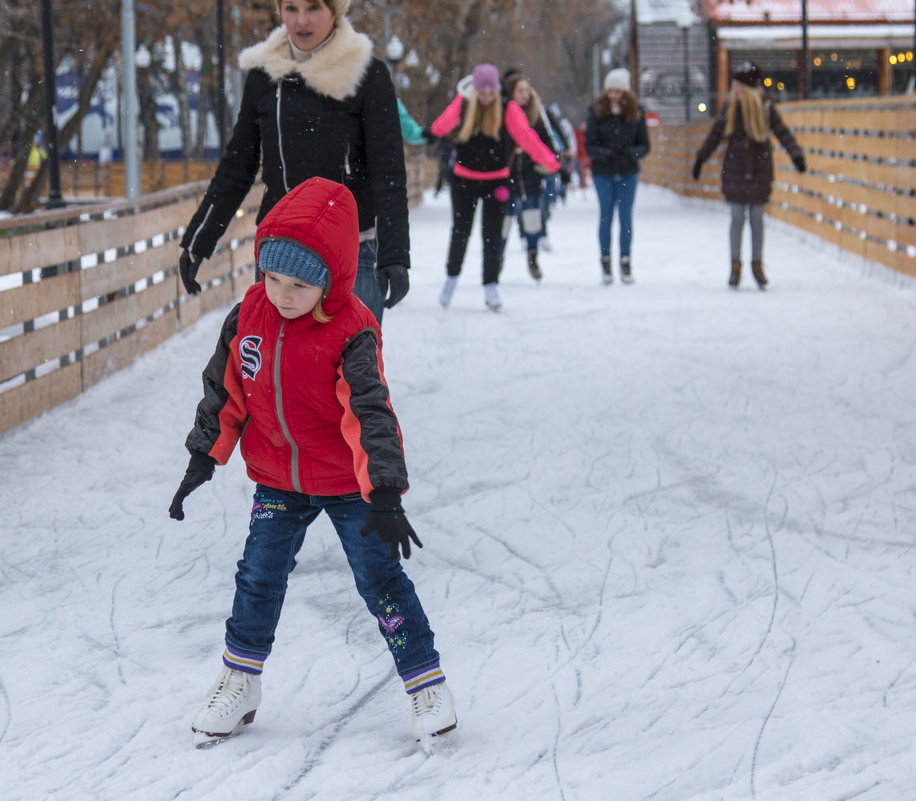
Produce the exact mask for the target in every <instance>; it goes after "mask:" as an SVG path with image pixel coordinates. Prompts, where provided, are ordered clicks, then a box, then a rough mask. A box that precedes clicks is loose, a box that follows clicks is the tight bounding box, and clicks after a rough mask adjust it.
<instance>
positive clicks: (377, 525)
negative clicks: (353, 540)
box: [359, 487, 423, 560]
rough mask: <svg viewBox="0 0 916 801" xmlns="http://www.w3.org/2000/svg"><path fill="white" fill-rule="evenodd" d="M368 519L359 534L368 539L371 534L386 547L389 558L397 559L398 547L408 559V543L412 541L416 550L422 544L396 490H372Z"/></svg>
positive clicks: (384, 488)
mask: <svg viewBox="0 0 916 801" xmlns="http://www.w3.org/2000/svg"><path fill="white" fill-rule="evenodd" d="M369 503H370V506H369V517H368V518H367V519H366V525H365V526H363V527H362V529H360V532H359V533H360V534H362V535H363V536H364V537H368V536H369V535H370V534H372V532H373V531H374V532H376V533H377V534H378V538H379V539H380V540H381V541H382V542H384V543H386V544H387V545H388V549H389V552H390V554H391V558H392V559H394V560H396V559H397V558H398V545H400V546H401V552H402V553H403V554H404V558H405V559H410V541H411V540H413V541H414V543H415V544H416V546H417V547H418V548H422V547H423V543H422V542H420V540H419V539H418V537H417V534H416V532H415V531H414V530H413V527H412V526H411V525H410V523H408V522H407V516H406V515H405V514H404V509H403V507H402V506H401V493H400V492H399V491H398V490H396V489H391V488H386V487H383V488H382V489H374V490H372V492H370V493H369Z"/></svg>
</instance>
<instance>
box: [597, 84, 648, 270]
mask: <svg viewBox="0 0 916 801" xmlns="http://www.w3.org/2000/svg"><path fill="white" fill-rule="evenodd" d="M585 149H586V150H587V151H588V155H589V156H590V157H591V160H592V180H593V181H594V182H595V191H596V192H597V193H598V203H599V205H600V207H601V219H600V222H599V223H598V246H599V248H600V250H601V273H602V279H603V280H604V283H605V284H610V283H611V282H612V281H613V280H614V278H613V273H612V272H611V223H612V222H613V221H614V209H615V208H616V209H617V212H618V214H619V215H620V243H619V244H620V277H621V280H622V281H623V282H624V283H631V282H632V281H633V273H632V265H631V263H630V245H631V243H632V238H633V204H634V202H635V200H636V187H637V185H638V184H639V160H640V159H641V158H644V157H645V156H646V155H648V153H649V131H648V129H647V128H646V114H645V112H644V111H643V109H642V108H641V107H640V106H639V104H638V103H637V102H636V95H635V94H634V93H633V92H632V91H631V89H630V73H629V71H628V70H625V69H616V70H611V71H610V72H609V73H608V74H607V77H606V78H605V79H604V91H603V92H602V93H601V94H600V95H598V99H597V100H596V101H595V104H594V105H593V106H592V107H591V108H590V109H589V113H588V128H587V130H586V133H585Z"/></svg>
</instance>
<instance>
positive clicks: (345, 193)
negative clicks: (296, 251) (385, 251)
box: [254, 177, 359, 315]
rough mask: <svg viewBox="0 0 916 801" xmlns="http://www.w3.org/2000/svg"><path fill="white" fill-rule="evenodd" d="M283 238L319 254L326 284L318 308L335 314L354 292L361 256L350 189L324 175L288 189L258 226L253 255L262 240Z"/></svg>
mask: <svg viewBox="0 0 916 801" xmlns="http://www.w3.org/2000/svg"><path fill="white" fill-rule="evenodd" d="M267 238H270V239H285V240H288V241H290V242H295V243H296V244H298V245H299V246H301V247H303V248H306V249H308V250H311V251H312V252H313V253H315V254H317V255H318V256H319V257H320V258H321V259H322V261H324V263H325V264H326V265H327V268H328V273H329V286H328V289H327V293H326V294H325V297H324V300H323V301H322V307H323V308H324V310H325V312H327V314H328V315H333V314H334V313H336V312H337V311H338V310H340V308H341V307H342V306H344V304H346V302H347V299H348V298H349V297H350V295H351V294H352V292H353V285H354V283H356V264H357V260H358V258H359V214H358V212H357V210H356V200H355V199H354V197H353V194H352V193H351V192H350V190H349V189H347V188H346V187H345V186H343V185H342V184H339V183H337V182H335V181H329V180H328V179H327V178H318V177H315V178H309V179H308V180H307V181H304V182H303V183H301V184H299V186H296V187H294V188H293V189H291V190H290V191H289V193H288V194H286V195H284V197H283V198H282V199H281V200H280V201H278V202H277V204H276V205H275V206H274V207H273V208H272V209H271V210H270V211H269V212H268V213H267V216H266V217H264V219H263V220H261V224H260V225H259V226H258V230H257V233H256V234H255V240H254V255H255V259H257V258H258V248H259V247H260V244H261V242H262V241H263V240H265V239H267Z"/></svg>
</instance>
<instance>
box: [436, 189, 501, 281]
mask: <svg viewBox="0 0 916 801" xmlns="http://www.w3.org/2000/svg"><path fill="white" fill-rule="evenodd" d="M498 186H505V181H472V180H469V179H468V178H459V177H457V176H453V178H452V184H451V188H452V241H451V243H450V244H449V248H448V265H447V266H446V270H447V272H448V274H449V275H451V276H457V275H461V265H462V263H463V262H464V254H465V251H466V250H467V248H468V239H469V238H470V236H471V227H472V226H473V224H474V212H475V211H476V209H477V201H478V200H483V203H482V204H481V205H482V209H483V210H482V212H481V213H482V214H483V217H482V220H481V225H482V229H481V231H482V233H483V283H484V284H492V283H496V282H497V281H499V271H500V268H501V266H502V227H503V217H505V214H506V204H505V203H503V202H501V201H499V200H497V199H496V198H495V197H493V191H494V190H495V189H496V187H498Z"/></svg>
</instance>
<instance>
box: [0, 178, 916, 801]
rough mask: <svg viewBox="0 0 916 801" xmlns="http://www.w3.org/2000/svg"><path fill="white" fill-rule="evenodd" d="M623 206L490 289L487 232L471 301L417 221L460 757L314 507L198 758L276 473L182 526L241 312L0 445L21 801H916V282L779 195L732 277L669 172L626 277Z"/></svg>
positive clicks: (424, 375) (558, 234) (470, 269)
mask: <svg viewBox="0 0 916 801" xmlns="http://www.w3.org/2000/svg"><path fill="white" fill-rule="evenodd" d="M596 219H597V210H596V203H595V200H594V197H593V196H592V195H591V194H590V193H581V194H577V195H576V196H574V197H571V198H570V199H569V201H568V203H567V204H566V205H565V206H560V207H559V208H557V210H556V212H555V214H554V217H553V219H552V221H551V226H550V238H551V241H552V244H553V251H552V252H551V253H549V254H542V255H541V258H540V261H541V265H542V268H543V270H544V274H545V277H544V280H543V282H542V284H541V285H540V286H538V285H536V284H535V283H534V282H533V281H532V280H531V279H530V278H529V277H528V275H527V270H526V257H525V252H524V249H523V248H522V246H521V244H520V242H519V240H518V238H517V237H516V236H515V235H513V237H512V240H511V241H510V243H509V246H508V250H507V257H506V266H505V269H504V273H503V278H502V282H501V293H502V298H503V302H504V304H505V305H504V307H503V311H501V312H499V313H492V312H488V311H486V310H485V308H484V302H483V292H482V290H481V287H480V237H479V233H478V232H477V231H476V229H475V233H474V237H473V239H472V241H471V246H470V248H469V250H468V257H467V260H466V264H465V271H464V274H463V276H462V279H461V282H460V284H459V286H458V289H457V291H456V293H455V298H454V300H453V303H452V306H451V308H449V309H448V310H447V311H444V310H443V309H441V308H440V307H439V306H438V304H437V297H438V293H439V290H440V288H441V285H442V282H443V280H444V269H443V265H444V261H445V251H446V248H447V240H448V230H449V225H450V214H449V202H448V198H447V195H446V194H442V195H440V196H439V197H438V198H435V199H433V198H432V197H429V198H428V199H427V202H426V203H425V204H424V205H423V206H422V207H420V208H418V209H415V210H414V211H413V212H412V214H411V235H412V241H413V248H412V257H413V269H412V270H411V284H412V287H411V291H410V294H409V295H408V297H407V298H406V300H404V301H403V303H401V304H400V305H399V306H398V307H396V308H395V309H393V310H391V311H388V312H386V315H385V323H384V335H385V361H386V370H387V377H388V381H389V384H390V386H391V392H392V398H393V402H394V405H395V408H396V410H397V412H398V415H399V418H400V422H401V426H402V429H403V432H404V436H405V439H406V450H407V457H408V466H409V469H410V474H411V481H412V489H411V491H410V493H409V494H408V495H407V496H406V498H405V506H406V509H407V512H408V514H409V516H410V519H411V521H412V523H413V525H414V526H415V527H416V529H417V531H418V533H419V535H420V537H421V539H422V540H423V542H424V544H425V546H426V547H424V548H423V550H421V551H417V552H415V555H414V557H413V558H412V559H411V560H410V561H409V562H408V563H407V568H408V572H409V574H410V575H411V577H412V578H413V580H414V582H415V583H416V584H417V587H418V591H419V594H420V597H421V599H422V600H423V602H424V605H425V607H426V610H427V613H428V615H429V617H430V619H431V622H432V624H433V628H434V629H435V631H436V634H437V645H438V647H439V649H440V650H441V652H442V659H443V666H444V668H445V670H446V672H447V675H448V680H449V684H450V686H451V687H452V688H453V690H454V692H455V695H456V698H457V702H458V716H459V728H458V730H457V731H456V732H455V733H454V734H452V735H449V737H448V741H447V743H446V742H445V741H444V740H443V743H442V744H441V746H440V744H438V743H436V744H434V745H433V747H432V748H431V749H430V752H429V753H427V752H426V751H424V749H422V748H420V747H418V745H417V744H416V743H415V742H414V741H413V739H412V738H411V735H410V722H409V714H410V713H409V709H410V705H409V703H408V701H407V699H406V697H405V696H404V694H403V691H402V689H401V686H400V683H399V680H398V678H397V675H396V674H395V672H394V670H393V667H392V662H391V659H390V657H389V656H388V653H387V651H386V650H385V649H384V647H383V644H382V641H381V640H380V638H379V637H378V634H377V633H376V627H375V625H374V622H373V619H372V617H371V616H370V615H369V614H368V613H367V612H366V611H365V608H361V603H360V601H359V599H358V597H357V595H356V592H355V589H354V588H353V582H352V578H351V576H350V574H349V572H348V569H347V568H346V565H345V562H344V558H343V555H342V553H341V550H340V547H339V545H338V543H337V541H336V538H335V536H334V534H333V530H332V529H331V528H330V526H329V525H328V524H327V523H326V522H324V521H322V522H320V523H318V524H316V525H315V526H314V527H313V529H312V530H310V532H309V536H308V537H307V539H306V544H305V547H304V548H303V551H302V553H301V557H300V563H299V567H298V568H297V569H296V571H295V572H294V574H293V575H292V577H291V585H290V591H289V594H288V597H287V601H286V607H285V609H284V613H283V618H282V620H281V624H280V629H279V632H278V642H277V646H276V648H275V651H274V653H273V655H272V656H271V658H270V659H269V660H268V663H267V668H266V671H265V674H264V680H263V686H264V701H263V703H262V706H261V708H260V709H259V711H258V715H257V719H256V720H255V722H254V723H253V724H252V725H251V726H249V727H247V730H246V731H245V732H244V733H243V734H242V735H241V736H239V737H236V738H233V739H232V740H230V741H228V742H226V743H224V744H222V745H221V746H220V747H218V748H214V749H210V750H207V751H195V750H194V749H193V748H192V743H191V734H190V728H189V725H190V720H191V717H192V715H193V713H194V711H195V710H196V709H197V707H198V706H199V705H200V704H201V703H202V702H203V699H204V696H205V693H206V691H207V688H208V687H209V686H210V684H211V682H212V681H213V679H214V678H215V676H216V675H217V673H218V672H219V669H220V660H219V654H220V650H221V642H222V635H223V621H224V619H225V617H226V616H227V615H228V613H229V610H230V605H231V600H232V590H233V575H234V572H235V563H236V561H237V560H238V559H239V558H240V556H241V549H242V543H243V541H244V538H245V534H246V526H247V519H248V511H249V508H250V499H251V492H252V485H251V483H250V482H249V480H248V479H247V477H246V476H245V473H244V469H243V465H242V462H241V460H240V459H239V458H238V455H237V454H236V456H235V457H234V459H233V461H232V462H230V464H229V466H227V467H226V468H222V469H220V470H219V471H218V472H217V475H216V477H215V478H214V480H213V481H212V482H210V483H209V484H207V485H205V486H204V487H202V488H201V489H200V490H198V491H197V492H196V493H195V494H194V495H192V496H191V497H190V498H189V499H188V501H187V502H186V504H185V511H186V513H187V518H186V519H185V521H184V522H182V523H178V522H175V521H173V520H170V519H169V517H168V513H167V509H168V505H169V501H170V499H171V496H172V494H173V492H174V490H175V488H176V487H177V484H178V482H179V480H180V479H181V476H182V474H183V472H184V468H185V465H186V460H187V456H186V453H185V451H184V449H183V442H184V438H185V435H186V433H187V431H188V429H189V427H190V425H191V423H192V420H193V415H194V407H195V405H196V403H197V400H198V397H199V394H200V372H201V370H202V369H203V366H204V364H205V363H206V361H207V359H208V357H209V355H210V353H211V350H212V348H213V346H214V344H215V342H216V339H217V336H218V332H219V327H220V324H221V322H222V319H223V317H224V315H225V312H226V310H225V309H223V310H220V311H217V312H214V313H212V314H210V315H208V316H206V317H205V318H203V319H202V320H201V321H200V322H199V323H198V324H197V325H196V326H195V327H194V328H193V329H192V330H188V331H185V332H183V333H181V334H180V335H179V336H177V337H175V338H174V339H172V340H170V341H169V342H167V343H166V344H165V345H163V346H162V347H160V348H159V349H157V350H156V351H155V352H153V353H151V354H149V355H148V356H146V357H145V358H143V359H142V360H141V361H140V362H138V363H137V364H136V365H134V366H133V367H132V368H130V369H128V370H125V371H123V372H121V373H118V374H117V375H115V376H113V377H112V378H110V379H108V380H106V381H105V382H103V383H102V384H100V385H98V386H96V387H94V388H92V389H91V390H90V391H89V392H87V393H85V394H84V395H83V396H81V397H80V398H78V399H76V400H74V401H72V402H70V403H67V404H66V405H64V406H62V407H59V408H57V409H55V410H53V411H51V412H49V413H46V414H44V415H43V416H41V417H40V418H38V419H36V420H34V421H32V422H30V423H28V424H26V425H23V426H21V427H19V428H18V429H16V430H14V431H12V432H9V433H7V434H5V435H3V436H0V475H2V476H3V481H2V483H0V500H2V504H3V506H4V507H5V508H6V509H7V513H6V517H5V518H4V522H3V524H2V528H0V538H2V539H0V542H2V551H0V609H2V615H0V787H2V788H3V790H2V791H0V793H2V797H3V799H4V801H90V800H91V801H115V799H117V801H124V800H125V799H130V801H163V800H164V799H187V800H188V801H209V800H210V799H212V800H213V801H225V799H230V798H232V799H245V801H261V800H262V799H264V800H266V799H284V800H287V799H295V800H296V801H298V800H299V799H321V800H322V801H364V800H365V801H369V799H373V800H378V801H383V800H384V801H430V799H436V800H437V801H515V800H516V799H518V801H648V800H649V799H651V800H652V801H736V800H738V799H760V800H761V801H764V800H766V801H770V800H771V799H772V800H773V801H786V800H787V799H789V800H791V801H841V800H842V801H852V800H853V799H854V800H855V801H913V799H914V798H916V768H914V759H913V754H912V751H913V743H914V741H916V620H914V615H916V598H914V579H916V576H914V572H916V571H914V556H916V552H914V539H916V292H914V286H913V282H911V281H908V280H906V279H898V278H893V277H890V274H889V273H888V272H887V271H885V270H883V269H882V268H879V267H877V266H875V265H870V264H867V263H863V262H861V261H858V260H856V259H854V258H852V257H850V256H848V255H843V254H842V253H841V252H840V251H837V250H836V249H834V248H832V247H831V246H829V245H825V244H824V243H822V242H819V241H816V240H812V239H810V238H806V237H804V236H803V235H801V234H800V233H799V232H797V231H796V230H795V229H792V228H790V227H788V226H784V225H781V224H778V223H776V222H774V221H772V220H769V219H768V220H767V242H766V263H767V267H768V272H769V277H770V281H771V284H770V288H769V290H768V291H767V292H766V293H761V292H758V291H757V289H756V288H754V287H753V286H752V282H751V280H750V276H749V275H747V276H746V277H745V280H744V283H743V285H742V288H741V290H740V291H738V292H733V291H730V290H729V289H728V288H727V287H726V281H727V277H728V276H727V273H728V261H729V259H728V252H727V226H728V213H727V209H726V207H725V205H724V203H716V202H702V201H691V200H686V199H683V198H679V197H677V196H675V195H673V194H670V193H668V192H666V191H664V190H661V189H658V188H655V187H651V186H648V185H643V186H641V187H640V189H639V194H638V197H637V208H636V217H635V244H634V251H633V265H634V267H633V269H634V275H635V277H636V283H635V284H634V285H633V286H622V285H621V284H620V283H619V280H618V282H616V283H615V284H614V285H612V286H610V287H603V286H601V284H600V268H599V262H598V252H597V241H596V235H595V227H596ZM747 244H748V243H745V246H746V247H747ZM615 271H616V255H615Z"/></svg>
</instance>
